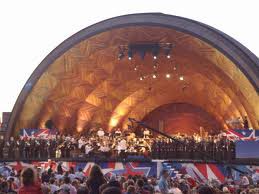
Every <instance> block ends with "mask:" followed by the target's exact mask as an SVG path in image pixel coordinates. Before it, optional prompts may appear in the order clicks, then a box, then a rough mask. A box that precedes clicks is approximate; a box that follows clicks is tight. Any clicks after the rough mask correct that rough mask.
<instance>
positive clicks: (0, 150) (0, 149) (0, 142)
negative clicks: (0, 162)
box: [0, 135, 5, 158]
mask: <svg viewBox="0 0 259 194" xmlns="http://www.w3.org/2000/svg"><path fill="white" fill-rule="evenodd" d="M4 144H5V142H4V136H2V135H1V136H0V158H3V148H4Z"/></svg>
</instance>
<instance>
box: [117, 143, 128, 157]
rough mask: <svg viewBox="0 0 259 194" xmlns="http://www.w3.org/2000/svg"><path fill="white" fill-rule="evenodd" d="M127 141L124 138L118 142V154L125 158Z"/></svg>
mask: <svg viewBox="0 0 259 194" xmlns="http://www.w3.org/2000/svg"><path fill="white" fill-rule="evenodd" d="M126 150H127V142H126V140H125V139H122V140H120V142H119V143H118V154H119V156H120V157H121V158H123V159H125V158H126V152H125V151H126Z"/></svg>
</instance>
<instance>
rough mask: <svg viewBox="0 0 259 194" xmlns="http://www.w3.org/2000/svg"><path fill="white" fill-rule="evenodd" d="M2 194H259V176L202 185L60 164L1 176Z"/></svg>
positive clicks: (164, 173)
mask: <svg viewBox="0 0 259 194" xmlns="http://www.w3.org/2000/svg"><path fill="white" fill-rule="evenodd" d="M0 193H1V194H7V193H9V194H16V193H18V194H158V193H161V194H169V193H171V194H219V193H225V194H226V193H227V194H231V193H232V194H258V193H259V179H258V175H257V176H254V175H253V177H252V176H251V175H249V174H242V175H241V176H240V179H239V180H238V181H234V180H233V179H232V178H231V177H227V178H226V179H225V182H224V183H219V181H217V180H210V181H207V182H202V183H201V182H198V181H197V180H195V179H193V178H192V177H190V176H188V175H181V176H175V177H172V176H170V175H169V172H168V171H167V170H162V172H161V175H160V178H159V179H157V178H156V177H145V176H140V175H128V176H116V175H111V176H107V175H106V176H105V175H103V173H102V171H101V169H100V167H99V166H98V165H93V166H92V168H91V170H90V173H89V176H86V175H85V174H84V172H83V171H82V169H78V171H76V172H75V171H74V168H73V167H71V168H70V169H69V171H64V170H63V169H62V165H61V164H59V165H58V166H57V168H56V169H54V168H53V167H52V166H51V165H50V166H49V168H48V169H47V170H42V169H41V168H37V167H27V168H24V169H23V170H22V171H18V172H16V171H15V170H12V171H11V172H9V173H8V174H1V175H0Z"/></svg>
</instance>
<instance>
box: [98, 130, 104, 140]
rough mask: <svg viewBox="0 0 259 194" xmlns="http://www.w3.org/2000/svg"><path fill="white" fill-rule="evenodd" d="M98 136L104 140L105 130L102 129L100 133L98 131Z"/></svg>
mask: <svg viewBox="0 0 259 194" xmlns="http://www.w3.org/2000/svg"><path fill="white" fill-rule="evenodd" d="M97 136H98V137H99V138H100V139H102V138H103V136H104V130H103V129H102V128H100V129H99V130H98V131H97Z"/></svg>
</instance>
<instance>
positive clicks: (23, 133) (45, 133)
mask: <svg viewBox="0 0 259 194" xmlns="http://www.w3.org/2000/svg"><path fill="white" fill-rule="evenodd" d="M57 132H58V131H57V130H55V129H21V130H20V137H23V138H30V137H41V138H44V139H47V138H50V137H51V136H53V135H56V134H57Z"/></svg>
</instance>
